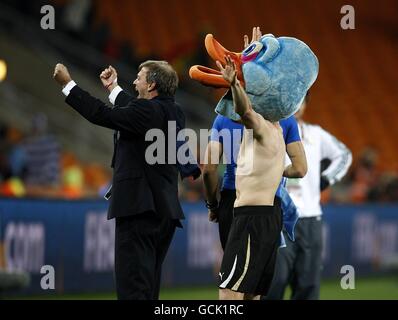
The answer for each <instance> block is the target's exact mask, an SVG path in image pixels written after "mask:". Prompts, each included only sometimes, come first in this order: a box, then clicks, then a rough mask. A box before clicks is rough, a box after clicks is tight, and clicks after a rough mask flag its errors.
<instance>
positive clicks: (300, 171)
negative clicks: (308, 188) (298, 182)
mask: <svg viewBox="0 0 398 320" xmlns="http://www.w3.org/2000/svg"><path fill="white" fill-rule="evenodd" d="M286 152H287V154H288V156H289V158H290V161H291V162H292V164H290V165H288V166H287V167H286V168H285V171H284V172H283V176H284V177H287V178H303V177H304V176H305V175H306V173H307V158H306V156H305V150H304V147H303V144H302V143H301V141H295V142H292V143H289V144H287V145H286Z"/></svg>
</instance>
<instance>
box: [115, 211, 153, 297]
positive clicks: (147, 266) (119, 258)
mask: <svg viewBox="0 0 398 320" xmlns="http://www.w3.org/2000/svg"><path fill="white" fill-rule="evenodd" d="M156 223H157V222H156V218H155V216H154V213H150V212H146V213H143V214H140V215H136V216H130V217H122V218H116V232H115V279H116V292H117V297H118V299H119V300H144V299H151V298H152V294H153V288H154V286H155V263H156V250H155V242H154V237H153V234H152V232H153V228H154V226H156Z"/></svg>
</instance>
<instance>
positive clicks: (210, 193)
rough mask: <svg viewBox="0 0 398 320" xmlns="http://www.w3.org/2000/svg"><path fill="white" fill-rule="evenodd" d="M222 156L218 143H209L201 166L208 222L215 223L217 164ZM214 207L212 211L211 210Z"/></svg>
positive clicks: (216, 218) (220, 146)
mask: <svg viewBox="0 0 398 320" xmlns="http://www.w3.org/2000/svg"><path fill="white" fill-rule="evenodd" d="M221 155H222V145H221V143H220V142H218V141H210V142H209V144H208V145H207V148H206V153H205V159H206V161H205V164H204V166H203V187H204V191H205V198H206V201H207V203H208V204H210V208H208V209H209V220H210V221H214V222H217V220H218V217H217V211H216V210H217V207H218V201H217V190H218V172H217V169H218V163H219V159H220V158H221ZM213 207H214V209H213Z"/></svg>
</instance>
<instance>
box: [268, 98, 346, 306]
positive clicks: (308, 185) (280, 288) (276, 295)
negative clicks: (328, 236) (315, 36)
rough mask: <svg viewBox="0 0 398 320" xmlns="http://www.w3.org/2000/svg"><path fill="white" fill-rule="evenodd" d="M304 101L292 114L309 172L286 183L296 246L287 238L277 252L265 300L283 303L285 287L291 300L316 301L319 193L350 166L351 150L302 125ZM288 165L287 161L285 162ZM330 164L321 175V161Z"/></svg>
mask: <svg viewBox="0 0 398 320" xmlns="http://www.w3.org/2000/svg"><path fill="white" fill-rule="evenodd" d="M307 101H308V94H307V97H306V99H305V101H304V103H303V104H302V106H301V108H300V110H299V111H298V112H297V113H296V114H295V117H296V119H297V122H298V124H299V132H300V137H301V141H302V143H303V145H304V150H305V154H306V156H307V163H308V171H307V174H306V176H305V177H304V178H302V179H288V180H287V184H286V187H287V190H288V192H289V194H290V197H291V198H292V200H293V201H294V203H295V205H296V207H297V209H298V212H299V220H298V222H297V225H296V228H295V236H296V240H295V242H292V241H290V240H289V238H288V237H286V242H287V243H286V245H287V247H286V248H282V249H280V250H279V251H278V257H277V262H276V267H275V274H274V277H273V280H272V284H271V288H270V290H269V292H268V295H267V296H266V297H263V298H264V299H265V300H279V299H283V296H284V292H285V289H286V287H287V285H290V287H291V289H292V294H291V297H290V298H291V299H292V300H315V299H319V291H320V280H321V269H322V209H321V205H320V199H321V191H322V190H323V189H325V188H326V187H328V186H330V185H333V184H334V183H336V182H337V181H339V180H341V179H342V178H343V177H344V175H345V174H346V173H347V171H348V168H349V167H350V165H351V162H352V155H351V152H350V150H348V149H347V147H346V146H345V145H344V144H343V143H341V142H340V141H339V140H337V139H336V138H335V137H334V136H332V135H331V134H330V133H328V132H327V131H325V130H324V129H322V128H321V127H320V126H318V125H313V124H309V123H306V122H304V121H303V119H302V117H303V114H304V111H305V108H306V103H307ZM286 159H287V161H289V160H288V158H286ZM325 159H328V161H329V162H330V164H329V166H328V167H327V168H326V170H324V171H321V161H322V160H325Z"/></svg>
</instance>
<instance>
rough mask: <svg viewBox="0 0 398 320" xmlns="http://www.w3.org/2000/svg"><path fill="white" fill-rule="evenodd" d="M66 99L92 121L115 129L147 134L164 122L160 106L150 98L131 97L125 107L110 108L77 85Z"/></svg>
mask: <svg viewBox="0 0 398 320" xmlns="http://www.w3.org/2000/svg"><path fill="white" fill-rule="evenodd" d="M65 101H66V103H68V104H69V105H70V106H71V107H72V108H73V109H75V110H76V111H77V112H79V113H80V114H81V115H82V116H83V117H84V118H86V119H87V120H88V121H90V122H91V123H93V124H96V125H99V126H101V127H106V128H109V129H113V130H124V131H129V132H131V133H133V134H136V135H145V133H146V132H147V130H149V129H151V128H156V127H161V125H162V123H163V118H162V114H161V113H160V112H159V111H158V110H159V108H156V107H155V106H153V102H151V101H150V100H145V99H131V101H130V102H129V103H128V104H127V106H125V107H119V108H110V107H108V106H107V105H106V104H105V103H104V102H102V101H101V100H99V99H97V98H94V97H92V96H91V95H90V94H89V93H88V92H86V91H84V90H82V89H81V88H79V87H78V86H75V87H73V89H72V90H71V91H70V93H69V95H68V96H67V98H66V100H65Z"/></svg>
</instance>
